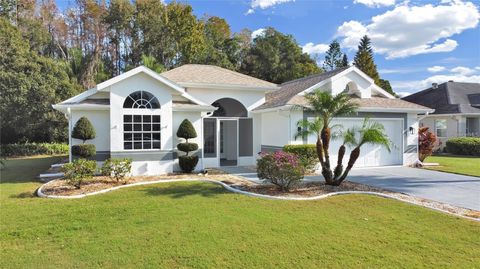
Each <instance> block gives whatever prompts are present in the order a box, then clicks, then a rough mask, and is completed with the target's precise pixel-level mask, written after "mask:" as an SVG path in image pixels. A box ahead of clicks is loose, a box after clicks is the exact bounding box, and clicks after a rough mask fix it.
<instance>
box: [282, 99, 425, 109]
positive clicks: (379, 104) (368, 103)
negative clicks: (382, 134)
mask: <svg viewBox="0 0 480 269" xmlns="http://www.w3.org/2000/svg"><path fill="white" fill-rule="evenodd" d="M351 100H352V102H354V103H356V104H357V105H358V106H359V107H360V108H399V109H420V110H423V109H429V108H428V107H425V106H422V105H418V104H415V103H411V102H407V101H404V100H402V99H390V98H383V97H371V98H352V99H351ZM290 104H292V105H300V106H307V105H308V103H307V101H306V99H305V98H304V97H303V96H300V95H297V96H295V97H294V98H292V100H291V101H290Z"/></svg>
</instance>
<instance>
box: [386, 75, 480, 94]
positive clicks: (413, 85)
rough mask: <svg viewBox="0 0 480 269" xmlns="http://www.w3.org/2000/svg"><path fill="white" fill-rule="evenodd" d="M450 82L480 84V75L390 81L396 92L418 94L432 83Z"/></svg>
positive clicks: (440, 76) (438, 76)
mask: <svg viewBox="0 0 480 269" xmlns="http://www.w3.org/2000/svg"><path fill="white" fill-rule="evenodd" d="M449 80H453V81H455V82H475V83H480V75H471V76H466V75H462V74H450V75H434V76H431V77H428V78H426V79H424V80H415V81H390V82H391V84H392V88H393V89H394V91H400V92H401V91H408V92H418V91H421V90H424V89H426V88H428V87H430V86H431V85H432V83H438V84H440V83H444V82H447V81H449Z"/></svg>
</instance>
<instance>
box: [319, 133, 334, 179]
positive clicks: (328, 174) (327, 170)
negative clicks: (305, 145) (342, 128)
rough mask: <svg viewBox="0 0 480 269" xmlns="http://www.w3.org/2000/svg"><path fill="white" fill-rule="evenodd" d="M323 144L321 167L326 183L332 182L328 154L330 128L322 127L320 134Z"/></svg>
mask: <svg viewBox="0 0 480 269" xmlns="http://www.w3.org/2000/svg"><path fill="white" fill-rule="evenodd" d="M320 136H321V138H322V144H323V155H324V156H325V165H324V166H323V167H322V168H323V169H322V174H323V176H324V177H325V181H326V183H327V185H330V183H331V182H333V173H332V168H331V167H330V154H329V152H328V149H329V147H330V128H328V127H324V128H323V129H322V132H321V134H320Z"/></svg>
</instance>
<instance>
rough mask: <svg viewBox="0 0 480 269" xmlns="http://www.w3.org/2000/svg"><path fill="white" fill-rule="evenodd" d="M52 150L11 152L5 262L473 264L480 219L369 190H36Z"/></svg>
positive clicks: (185, 186)
mask: <svg viewBox="0 0 480 269" xmlns="http://www.w3.org/2000/svg"><path fill="white" fill-rule="evenodd" d="M55 159H56V158H37V159H18V160H12V161H8V162H7V168H6V170H4V171H2V175H1V176H2V177H1V180H2V183H1V184H0V195H1V197H0V205H1V210H0V221H1V230H0V244H1V245H0V247H1V252H0V253H1V254H0V267H1V268H87V267H88V268H92V267H97V268H118V267H122V268H125V267H128V268H138V267H149V268H179V267H180V268H187V267H195V268H228V267H230V268H299V267H303V268H314V267H316V268H319V267H329V268H331V267H336V268H378V267H395V268H398V267H401V268H418V267H428V268H441V267H443V268H475V267H478V266H479V264H480V224H479V223H477V222H474V221H470V220H465V219H460V218H457V217H452V216H449V215H445V214H442V213H438V212H435V211H431V210H427V209H424V208H421V207H417V206H412V205H409V204H406V203H402V202H398V201H393V200H389V199H383V198H378V197H372V196H359V195H349V196H338V197H332V198H329V199H326V200H320V201H272V200H264V199H257V198H252V197H247V196H243V195H239V194H232V193H229V192H227V191H225V190H224V189H223V188H222V187H220V186H217V185H214V184H210V183H195V182H189V183H187V182H183V183H182V182H180V183H169V184H156V185H149V186H143V187H134V188H126V189H122V190H118V191H113V192H110V193H107V194H104V195H99V196H92V197H88V198H83V199H76V200H55V199H42V198H35V197H32V195H31V194H32V192H33V191H34V190H35V188H37V187H38V186H39V185H40V184H39V183H38V182H37V181H36V180H35V179H33V178H34V176H35V175H37V174H38V173H39V172H40V171H42V170H43V169H45V168H46V167H48V165H49V164H50V163H53V162H54V161H55Z"/></svg>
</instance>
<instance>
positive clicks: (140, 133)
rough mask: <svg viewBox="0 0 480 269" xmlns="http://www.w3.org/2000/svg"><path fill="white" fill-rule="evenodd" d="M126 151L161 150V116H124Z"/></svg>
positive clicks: (124, 145)
mask: <svg viewBox="0 0 480 269" xmlns="http://www.w3.org/2000/svg"><path fill="white" fill-rule="evenodd" d="M123 148H124V149H128V150H131V149H160V115H123Z"/></svg>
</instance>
